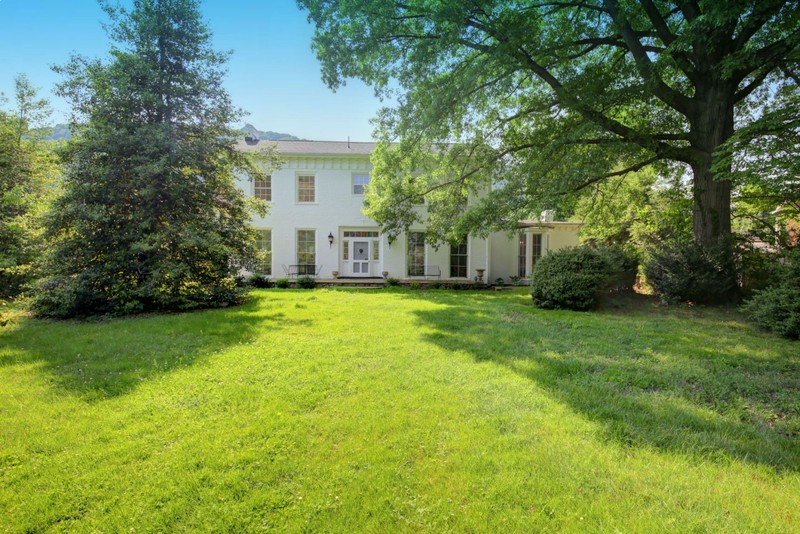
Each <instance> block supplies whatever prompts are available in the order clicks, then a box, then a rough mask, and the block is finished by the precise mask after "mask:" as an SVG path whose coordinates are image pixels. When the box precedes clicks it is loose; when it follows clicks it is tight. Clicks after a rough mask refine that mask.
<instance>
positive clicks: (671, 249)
mask: <svg viewBox="0 0 800 534" xmlns="http://www.w3.org/2000/svg"><path fill="white" fill-rule="evenodd" d="M732 250H733V248H732V247H730V246H727V245H726V244H724V243H721V244H719V245H717V246H706V245H701V244H698V243H695V242H693V241H683V242H682V241H673V242H670V243H665V244H663V245H662V246H661V247H660V248H659V249H657V250H654V251H653V252H652V253H651V256H650V258H649V259H648V261H647V262H646V263H645V266H644V271H645V275H646V277H647V282H648V283H649V284H650V285H651V286H652V287H653V289H654V290H655V292H656V293H657V294H658V296H659V297H660V298H661V300H662V301H663V302H665V303H676V302H692V303H697V304H722V303H730V302H734V301H736V300H737V299H738V297H739V281H738V276H737V269H736V258H735V256H734V254H733V253H732Z"/></svg>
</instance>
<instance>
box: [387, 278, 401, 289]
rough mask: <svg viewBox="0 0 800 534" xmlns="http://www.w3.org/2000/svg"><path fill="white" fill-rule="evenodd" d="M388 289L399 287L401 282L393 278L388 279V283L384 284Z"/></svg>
mask: <svg viewBox="0 0 800 534" xmlns="http://www.w3.org/2000/svg"><path fill="white" fill-rule="evenodd" d="M384 285H385V286H386V287H397V286H399V285H400V280H398V279H397V278H395V277H393V276H388V277H386V281H385V282H384Z"/></svg>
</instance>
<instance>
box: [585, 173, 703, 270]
mask: <svg viewBox="0 0 800 534" xmlns="http://www.w3.org/2000/svg"><path fill="white" fill-rule="evenodd" d="M691 203H692V201H691V192H690V191H689V190H688V189H687V188H686V186H685V185H684V184H682V183H681V180H680V177H676V179H675V180H672V181H666V180H663V179H662V180H659V179H658V178H657V176H656V173H655V172H654V171H653V170H652V169H649V170H642V171H638V172H635V173H630V174H628V175H626V176H622V177H616V178H612V179H609V180H607V181H603V182H600V183H597V184H595V185H594V186H593V187H592V188H587V190H586V191H585V192H584V193H583V195H582V196H581V197H580V200H579V201H578V202H577V205H576V208H575V214H574V215H573V220H576V221H580V222H582V223H583V226H582V227H581V232H580V238H581V242H582V243H583V244H586V245H590V246H604V245H609V246H624V247H625V248H627V249H629V250H630V251H632V252H635V253H636V254H638V255H643V253H644V252H645V251H646V249H647V248H650V247H652V246H653V245H655V244H656V243H658V242H661V241H670V240H673V241H674V240H681V241H684V240H689V239H691V237H692V221H691Z"/></svg>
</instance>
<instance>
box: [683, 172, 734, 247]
mask: <svg viewBox="0 0 800 534" xmlns="http://www.w3.org/2000/svg"><path fill="white" fill-rule="evenodd" d="M710 167H711V158H708V160H707V161H705V162H700V163H697V164H694V165H692V171H693V173H694V180H693V187H692V196H693V206H692V223H693V231H694V240H695V242H697V243H700V244H703V245H713V244H715V243H717V242H718V241H719V240H720V238H724V237H727V236H728V235H729V234H730V233H731V182H730V180H715V179H714V173H712V172H711V169H710Z"/></svg>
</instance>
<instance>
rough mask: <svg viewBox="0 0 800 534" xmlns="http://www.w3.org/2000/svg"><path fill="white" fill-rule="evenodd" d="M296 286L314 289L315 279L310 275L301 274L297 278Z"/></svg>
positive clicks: (315, 285)
mask: <svg viewBox="0 0 800 534" xmlns="http://www.w3.org/2000/svg"><path fill="white" fill-rule="evenodd" d="M297 287H299V288H302V289H314V288H315V287H317V281H316V280H314V279H313V278H311V277H310V276H301V277H300V278H298V279H297Z"/></svg>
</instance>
